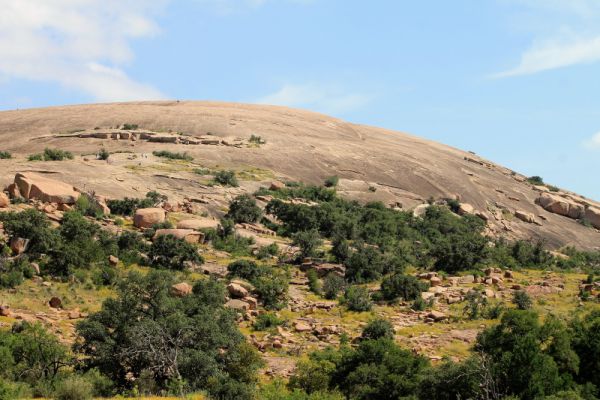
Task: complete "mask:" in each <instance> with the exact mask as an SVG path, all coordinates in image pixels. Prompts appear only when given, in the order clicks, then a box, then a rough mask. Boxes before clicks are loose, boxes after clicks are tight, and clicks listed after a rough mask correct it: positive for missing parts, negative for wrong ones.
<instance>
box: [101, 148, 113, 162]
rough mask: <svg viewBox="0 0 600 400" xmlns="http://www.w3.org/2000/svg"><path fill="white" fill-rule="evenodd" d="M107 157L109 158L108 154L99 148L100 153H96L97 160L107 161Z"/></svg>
mask: <svg viewBox="0 0 600 400" xmlns="http://www.w3.org/2000/svg"><path fill="white" fill-rule="evenodd" d="M109 157H110V153H109V152H108V150H106V149H105V148H104V147H103V148H101V149H100V151H99V152H98V159H99V160H108V158H109Z"/></svg>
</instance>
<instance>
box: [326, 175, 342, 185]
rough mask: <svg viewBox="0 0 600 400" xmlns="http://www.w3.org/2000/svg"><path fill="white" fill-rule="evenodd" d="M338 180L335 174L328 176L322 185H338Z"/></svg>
mask: <svg viewBox="0 0 600 400" xmlns="http://www.w3.org/2000/svg"><path fill="white" fill-rule="evenodd" d="M339 181H340V178H339V177H337V176H335V175H334V176H330V177H329V178H327V179H325V183H324V185H325V187H328V188H332V187H336V186H337V185H338V183H339Z"/></svg>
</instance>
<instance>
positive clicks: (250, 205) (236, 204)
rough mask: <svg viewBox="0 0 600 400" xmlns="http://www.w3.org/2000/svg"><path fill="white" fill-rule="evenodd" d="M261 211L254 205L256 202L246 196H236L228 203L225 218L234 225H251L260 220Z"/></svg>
mask: <svg viewBox="0 0 600 400" xmlns="http://www.w3.org/2000/svg"><path fill="white" fill-rule="evenodd" d="M261 215H262V210H261V209H260V208H259V207H258V206H257V205H256V200H254V199H253V198H252V197H250V196H249V195H247V194H242V195H240V196H237V197H236V198H234V199H233V200H232V201H231V202H230V203H229V211H228V212H227V215H226V216H225V217H226V218H229V219H232V220H233V221H235V222H236V223H238V224H239V223H252V222H256V221H258V220H259V219H260V217H261Z"/></svg>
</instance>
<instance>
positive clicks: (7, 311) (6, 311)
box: [0, 306, 10, 317]
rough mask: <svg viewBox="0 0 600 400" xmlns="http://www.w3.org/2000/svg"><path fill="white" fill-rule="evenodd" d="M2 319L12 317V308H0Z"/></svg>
mask: <svg viewBox="0 0 600 400" xmlns="http://www.w3.org/2000/svg"><path fill="white" fill-rule="evenodd" d="M0 317H10V308H9V307H8V306H0Z"/></svg>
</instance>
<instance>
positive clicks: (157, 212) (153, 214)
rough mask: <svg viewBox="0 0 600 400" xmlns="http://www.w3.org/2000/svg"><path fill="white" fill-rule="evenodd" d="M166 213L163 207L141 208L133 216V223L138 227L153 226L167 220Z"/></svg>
mask: <svg viewBox="0 0 600 400" xmlns="http://www.w3.org/2000/svg"><path fill="white" fill-rule="evenodd" d="M165 217H166V213H165V210H163V209H162V208H140V209H139V210H137V211H136V212H135V215H134V216H133V225H135V226H136V227H137V228H151V227H152V225H154V224H160V223H161V222H164V221H165Z"/></svg>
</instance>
